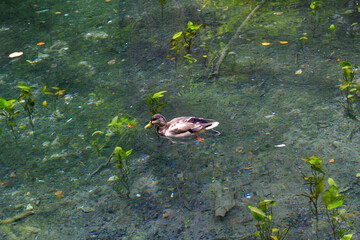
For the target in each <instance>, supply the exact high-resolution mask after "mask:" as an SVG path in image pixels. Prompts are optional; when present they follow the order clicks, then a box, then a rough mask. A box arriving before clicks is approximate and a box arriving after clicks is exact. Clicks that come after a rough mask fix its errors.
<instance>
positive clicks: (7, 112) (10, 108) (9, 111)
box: [0, 97, 20, 142]
mask: <svg viewBox="0 0 360 240" xmlns="http://www.w3.org/2000/svg"><path fill="white" fill-rule="evenodd" d="M15 101H16V100H15V99H10V100H6V99H4V98H1V97H0V110H1V112H0V115H2V116H4V117H5V118H6V121H7V123H8V125H9V128H10V130H11V133H12V135H13V136H14V140H15V142H16V141H17V138H18V136H17V135H16V132H15V129H14V127H16V126H17V125H16V123H15V121H14V118H15V117H16V116H17V115H18V114H19V113H20V111H15V110H14V105H13V103H14V102H15ZM1 132H2V130H1V129H0V133H1Z"/></svg>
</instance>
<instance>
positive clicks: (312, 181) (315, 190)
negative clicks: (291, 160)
mask: <svg viewBox="0 0 360 240" xmlns="http://www.w3.org/2000/svg"><path fill="white" fill-rule="evenodd" d="M302 160H303V161H305V162H306V163H308V164H310V167H311V175H309V176H306V175H305V174H304V173H303V172H302V171H299V173H300V174H301V175H302V176H303V179H304V183H303V184H305V185H308V191H309V193H307V194H301V195H302V196H305V197H306V198H308V199H309V204H310V209H311V213H312V214H313V215H314V217H315V229H316V233H318V231H319V216H320V212H319V199H320V195H321V193H322V192H323V191H324V182H323V179H324V175H325V172H324V171H323V170H322V168H321V160H320V157H318V156H315V155H313V156H312V157H310V158H302Z"/></svg>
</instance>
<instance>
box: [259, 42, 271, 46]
mask: <svg viewBox="0 0 360 240" xmlns="http://www.w3.org/2000/svg"><path fill="white" fill-rule="evenodd" d="M270 44H271V43H268V42H263V43H261V45H263V46H269V45H270Z"/></svg>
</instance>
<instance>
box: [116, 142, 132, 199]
mask: <svg viewBox="0 0 360 240" xmlns="http://www.w3.org/2000/svg"><path fill="white" fill-rule="evenodd" d="M131 153H132V149H130V150H128V151H124V150H123V149H122V148H121V147H116V148H115V149H114V153H113V154H114V155H115V157H116V162H115V163H114V164H115V166H117V167H118V168H119V170H120V174H119V176H116V179H117V180H118V181H119V185H118V189H117V190H118V193H120V194H122V193H124V192H125V195H126V196H127V197H129V195H130V184H129V174H130V168H129V155H130V154H131ZM122 187H124V188H125V189H123V188H122Z"/></svg>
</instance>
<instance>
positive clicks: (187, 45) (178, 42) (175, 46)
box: [170, 21, 202, 57]
mask: <svg viewBox="0 0 360 240" xmlns="http://www.w3.org/2000/svg"><path fill="white" fill-rule="evenodd" d="M201 25H202V24H199V25H194V24H193V23H192V22H191V21H189V22H188V23H187V25H186V28H185V30H184V31H181V32H177V33H175V34H174V35H173V36H172V38H171V40H170V46H172V48H171V50H175V51H176V55H179V54H180V50H181V49H182V48H184V49H185V50H186V54H191V46H192V44H193V40H194V38H195V36H196V33H197V30H198V29H199V28H200V27H201ZM186 54H185V55H186ZM185 55H184V56H185ZM170 57H171V56H170Z"/></svg>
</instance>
